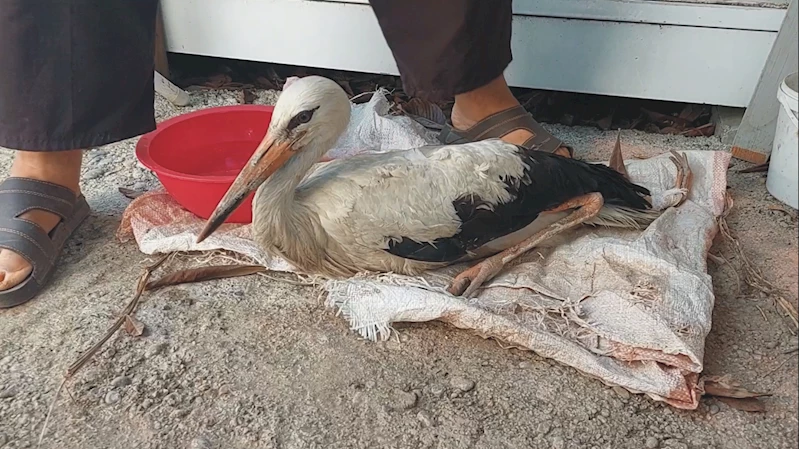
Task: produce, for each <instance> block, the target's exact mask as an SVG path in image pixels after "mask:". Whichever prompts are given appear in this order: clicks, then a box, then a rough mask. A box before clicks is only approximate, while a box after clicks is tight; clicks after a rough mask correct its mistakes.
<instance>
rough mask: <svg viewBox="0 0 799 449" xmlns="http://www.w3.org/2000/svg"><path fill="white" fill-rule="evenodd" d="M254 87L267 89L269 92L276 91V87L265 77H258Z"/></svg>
mask: <svg viewBox="0 0 799 449" xmlns="http://www.w3.org/2000/svg"><path fill="white" fill-rule="evenodd" d="M255 85H256V86H258V87H260V88H261V89H269V90H277V89H278V86H275V83H273V82H272V81H271V80H270V79H269V78H267V77H265V76H259V77H257V78H255Z"/></svg>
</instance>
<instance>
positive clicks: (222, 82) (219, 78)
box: [203, 73, 233, 89]
mask: <svg viewBox="0 0 799 449" xmlns="http://www.w3.org/2000/svg"><path fill="white" fill-rule="evenodd" d="M232 81H233V79H232V78H231V77H230V76H228V75H225V74H222V73H219V74H216V75H212V76H210V77H209V78H208V81H206V82H205V83H203V85H204V86H207V87H212V88H215V89H219V88H220V87H222V86H227V85H229V84H230V83H231V82H232Z"/></svg>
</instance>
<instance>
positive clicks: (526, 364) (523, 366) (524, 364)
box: [519, 360, 533, 369]
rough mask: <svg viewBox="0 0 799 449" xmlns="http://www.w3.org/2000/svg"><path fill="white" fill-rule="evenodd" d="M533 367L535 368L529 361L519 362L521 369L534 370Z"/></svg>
mask: <svg viewBox="0 0 799 449" xmlns="http://www.w3.org/2000/svg"><path fill="white" fill-rule="evenodd" d="M532 366H533V364H532V363H530V362H528V361H527V360H525V361H523V362H519V368H521V369H529V368H532Z"/></svg>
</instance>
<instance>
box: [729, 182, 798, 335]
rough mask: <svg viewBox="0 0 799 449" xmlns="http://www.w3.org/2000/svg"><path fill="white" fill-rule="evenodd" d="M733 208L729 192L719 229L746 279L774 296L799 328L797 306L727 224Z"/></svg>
mask: <svg viewBox="0 0 799 449" xmlns="http://www.w3.org/2000/svg"><path fill="white" fill-rule="evenodd" d="M731 208H732V197H731V196H730V194H729V192H727V207H726V208H725V210H724V213H722V215H721V217H719V220H718V225H719V231H720V232H721V235H722V236H723V237H724V238H725V240H726V241H727V242H728V243H729V244H730V246H732V248H733V251H734V252H735V255H736V256H737V258H738V260H739V261H740V265H741V270H742V271H743V278H744V281H745V282H746V283H747V285H749V286H750V287H753V288H755V289H757V290H759V291H761V292H763V293H764V294H766V295H768V296H771V297H772V298H774V300H775V302H776V303H777V305H778V306H779V307H780V308H781V309H782V310H783V311H784V312H785V315H786V316H787V317H788V318H789V319H790V321H791V322H792V323H793V326H794V328H795V329H799V312H797V310H796V307H794V306H793V304H792V303H791V302H790V301H788V300H787V299H786V298H785V295H784V294H783V293H782V292H781V291H780V289H778V288H777V287H775V286H774V285H773V284H772V283H771V282H769V281H768V280H767V279H766V278H764V277H763V273H762V272H761V271H760V269H759V268H757V267H756V266H755V265H754V264H753V263H752V261H751V260H749V258H748V257H747V256H746V254H745V253H744V250H743V248H742V247H741V243H740V242H739V241H738V238H737V237H735V235H734V234H733V232H732V230H730V227H729V225H728V224H727V215H728V214H729V211H730V209H731Z"/></svg>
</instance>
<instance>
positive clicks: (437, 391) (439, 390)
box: [430, 384, 447, 398]
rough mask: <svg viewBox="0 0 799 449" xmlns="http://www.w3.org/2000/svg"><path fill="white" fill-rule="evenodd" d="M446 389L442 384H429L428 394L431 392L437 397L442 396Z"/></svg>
mask: <svg viewBox="0 0 799 449" xmlns="http://www.w3.org/2000/svg"><path fill="white" fill-rule="evenodd" d="M446 391H447V389H446V388H444V386H443V385H441V384H433V385H430V394H432V395H433V396H435V397H437V398H440V397H442V396H444V393H446Z"/></svg>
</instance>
